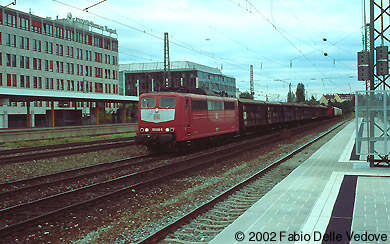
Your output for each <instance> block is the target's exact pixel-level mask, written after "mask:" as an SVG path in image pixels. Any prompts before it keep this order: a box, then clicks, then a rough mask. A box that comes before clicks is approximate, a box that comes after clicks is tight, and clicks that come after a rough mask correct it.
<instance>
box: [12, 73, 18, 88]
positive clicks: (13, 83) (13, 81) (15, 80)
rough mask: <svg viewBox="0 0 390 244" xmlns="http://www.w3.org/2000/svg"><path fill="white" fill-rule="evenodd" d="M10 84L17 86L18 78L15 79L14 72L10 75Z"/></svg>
mask: <svg viewBox="0 0 390 244" xmlns="http://www.w3.org/2000/svg"><path fill="white" fill-rule="evenodd" d="M12 86H13V87H17V86H18V79H17V76H16V74H13V75H12Z"/></svg>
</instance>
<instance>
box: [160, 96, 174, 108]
mask: <svg viewBox="0 0 390 244" xmlns="http://www.w3.org/2000/svg"><path fill="white" fill-rule="evenodd" d="M175 102H176V98H175V97H162V98H160V106H159V107H160V108H174V107H175Z"/></svg>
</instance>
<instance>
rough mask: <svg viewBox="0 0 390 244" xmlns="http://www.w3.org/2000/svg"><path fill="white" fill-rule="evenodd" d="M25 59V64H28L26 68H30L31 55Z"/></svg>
mask: <svg viewBox="0 0 390 244" xmlns="http://www.w3.org/2000/svg"><path fill="white" fill-rule="evenodd" d="M24 60H25V64H26V65H25V68H26V69H29V68H30V57H25V58H24Z"/></svg>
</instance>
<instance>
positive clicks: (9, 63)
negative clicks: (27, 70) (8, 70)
mask: <svg viewBox="0 0 390 244" xmlns="http://www.w3.org/2000/svg"><path fill="white" fill-rule="evenodd" d="M6 57H7V66H9V67H11V54H8V53H7V56H6Z"/></svg>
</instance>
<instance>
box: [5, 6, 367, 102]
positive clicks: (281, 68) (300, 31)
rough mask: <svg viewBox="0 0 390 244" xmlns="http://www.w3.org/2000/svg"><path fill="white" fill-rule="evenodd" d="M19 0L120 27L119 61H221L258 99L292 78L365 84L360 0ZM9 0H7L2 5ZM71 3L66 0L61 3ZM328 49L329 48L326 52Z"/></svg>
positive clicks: (42, 11)
mask: <svg viewBox="0 0 390 244" xmlns="http://www.w3.org/2000/svg"><path fill="white" fill-rule="evenodd" d="M100 1H101V0H77V1H76V0H58V1H57V0H55V1H52V0H34V1H32V0H17V4H16V5H14V6H10V7H11V8H14V9H18V10H21V11H25V12H29V11H30V9H31V12H32V13H33V14H35V15H38V16H40V17H47V16H50V17H52V18H56V16H58V18H66V15H67V13H68V12H70V13H72V15H73V17H78V18H82V19H86V20H91V21H93V22H95V23H96V24H99V25H102V26H108V27H109V28H112V29H116V30H117V33H118V40H119V63H144V62H163V57H164V56H163V55H164V42H163V38H164V32H168V33H169V39H170V59H171V61H192V62H196V63H199V64H203V65H207V66H211V67H218V68H220V69H221V68H222V72H223V73H224V74H225V75H228V76H232V77H235V78H236V81H237V88H239V89H240V90H241V91H249V77H250V74H249V67H250V65H253V67H254V80H255V93H256V99H259V100H265V99H266V96H267V97H268V98H269V100H274V101H276V100H279V101H285V100H286V97H287V92H288V89H289V84H290V83H291V85H292V90H293V91H295V89H296V86H297V84H298V83H303V84H304V85H305V89H306V91H307V95H308V96H309V97H311V96H312V95H314V96H315V97H316V98H317V99H319V98H320V97H321V96H322V94H324V93H349V92H354V91H355V90H364V89H365V85H364V83H363V82H362V81H357V71H356V69H357V68H356V53H357V52H358V51H360V50H361V49H362V33H361V26H362V3H361V1H356V0H344V1H340V0H322V1H313V0H251V1H244V0H138V1H132V0H107V1H105V2H102V3H100V4H99V5H97V6H94V7H91V8H89V9H88V13H87V12H85V11H82V10H83V9H85V8H87V7H89V6H91V5H93V4H95V3H98V2H100ZM11 2H12V0H2V5H6V4H8V3H11ZM64 3H66V4H64ZM324 54H327V55H326V56H325V55H324Z"/></svg>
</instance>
